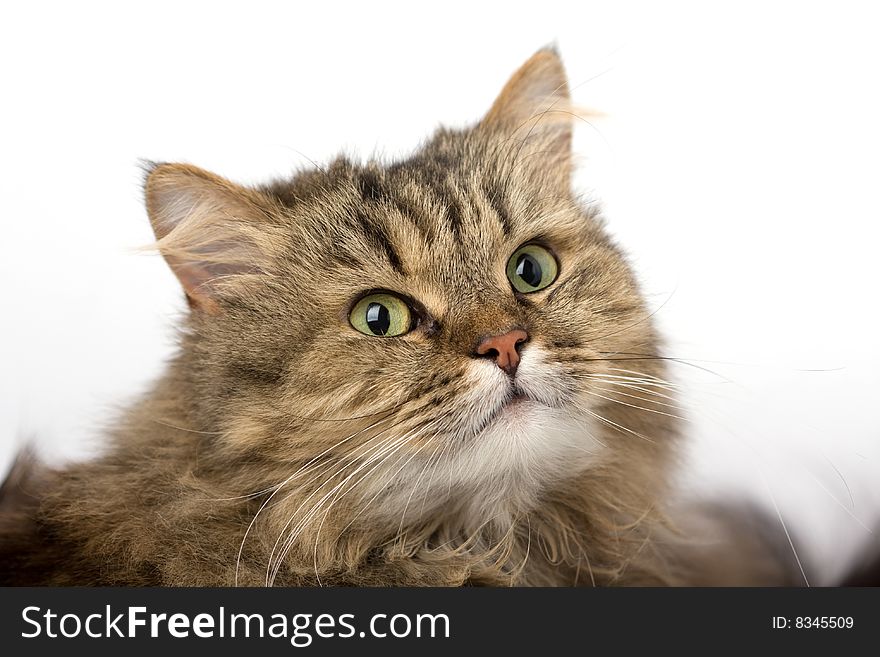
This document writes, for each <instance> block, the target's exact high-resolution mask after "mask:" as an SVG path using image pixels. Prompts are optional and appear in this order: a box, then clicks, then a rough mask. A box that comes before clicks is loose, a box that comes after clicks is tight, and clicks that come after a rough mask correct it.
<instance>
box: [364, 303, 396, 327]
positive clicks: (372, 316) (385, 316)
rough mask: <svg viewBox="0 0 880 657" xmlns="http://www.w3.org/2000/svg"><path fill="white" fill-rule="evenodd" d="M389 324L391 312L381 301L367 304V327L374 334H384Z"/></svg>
mask: <svg viewBox="0 0 880 657" xmlns="http://www.w3.org/2000/svg"><path fill="white" fill-rule="evenodd" d="M390 326H391V313H389V312H388V309H387V308H386V307H385V306H383V305H382V304H381V303H371V304H370V305H369V306H367V327H368V328H369V329H370V330H371V331H372V332H373V333H374V334H375V335H385V334H386V333H388V329H389V327H390Z"/></svg>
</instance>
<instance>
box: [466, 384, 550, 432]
mask: <svg viewBox="0 0 880 657" xmlns="http://www.w3.org/2000/svg"><path fill="white" fill-rule="evenodd" d="M528 405H536V406H537V405H540V406H547V407H548V408H549V406H548V405H547V404H545V403H544V402H542V401H540V400H538V399H535V398H534V397H532V396H531V395H529V394H527V393H526V392H525V391H523V390H520V389H518V388H514V389H513V390H511V391H510V393H509V394H508V395H507V397H506V398H505V399H504V401H502V402H501V403H500V404H498V406H496V407H495V408H494V409H493V410H492V411H491V412H490V413H489V414H488V415H487V416H486V417H485V418H483V419H482V421H480V422H479V424H478V425H477V427H476V429H475V430H474V435H479V434H480V433H482V432H483V431H485V430H486V429H488V428H489V427H490V426H492V425H493V424H495V423H496V422H497V421H498V420H500V419H501V418H502V417H505V416H509V415H510V414H514V413H516V412H517V410H518V409H521V408H522V407H524V406H528Z"/></svg>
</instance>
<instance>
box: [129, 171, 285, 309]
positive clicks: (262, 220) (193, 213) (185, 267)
mask: <svg viewBox="0 0 880 657" xmlns="http://www.w3.org/2000/svg"><path fill="white" fill-rule="evenodd" d="M144 193H145V197H146V206H147V213H148V214H149V217H150V223H151V224H152V225H153V232H154V233H155V234H156V239H157V240H158V241H157V243H156V246H157V247H158V249H159V251H160V252H161V253H162V255H163V256H164V257H165V260H166V261H167V262H168V264H169V266H170V267H171V269H172V270H173V271H174V273H175V274H176V276H177V278H178V280H180V283H181V285H183V289H184V290H185V291H186V294H187V297H188V299H189V301H190V305H191V306H194V307H197V308H199V309H201V310H205V311H208V312H216V311H217V309H218V305H217V302H216V297H217V293H218V291H219V290H220V289H221V288H222V287H223V286H224V285H228V284H230V283H231V282H234V280H235V279H236V277H239V276H242V275H246V274H254V273H258V272H260V271H262V270H263V269H264V267H265V265H266V264H267V263H268V258H269V256H270V254H271V253H272V246H273V242H272V240H270V239H269V232H268V230H267V229H268V226H267V224H268V220H267V218H268V212H267V210H268V208H269V207H270V205H271V204H270V201H269V199H267V198H266V197H265V196H264V195H263V194H261V193H259V192H257V191H254V190H250V189H246V188H244V187H241V186H239V185H236V184H234V183H231V182H229V181H228V180H225V179H223V178H221V177H220V176H216V175H214V174H212V173H209V172H207V171H204V170H202V169H199V168H198V167H194V166H190V165H186V164H159V165H156V166H153V167H152V168H151V169H150V170H149V171H148V173H147V179H146V183H145V185H144Z"/></svg>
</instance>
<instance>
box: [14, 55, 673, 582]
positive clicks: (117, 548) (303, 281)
mask: <svg viewBox="0 0 880 657" xmlns="http://www.w3.org/2000/svg"><path fill="white" fill-rule="evenodd" d="M573 116H574V114H573V111H572V107H571V104H570V101H569V95H568V91H567V83H566V80H565V75H564V72H563V69H562V65H561V63H560V61H559V58H558V56H557V55H556V53H555V52H553V51H552V50H542V51H540V52H538V53H537V54H536V55H535V56H534V57H533V58H532V59H530V60H529V61H528V62H527V63H526V64H525V65H524V66H523V67H522V68H521V69H520V70H519V71H518V72H517V73H516V74H515V75H514V76H513V77H512V78H511V80H510V81H509V82H508V84H507V86H506V87H505V88H504V90H503V91H502V93H501V95H500V96H499V97H498V99H497V100H496V101H495V104H494V105H493V107H492V108H491V110H490V111H489V113H488V114H487V115H486V116H485V117H484V118H483V120H482V121H480V122H479V123H478V124H476V125H475V126H473V127H471V128H467V129H463V130H447V129H441V130H440V131H439V132H438V133H437V134H435V135H434V137H433V138H431V139H430V140H429V141H428V142H427V143H426V144H425V145H424V146H423V147H422V148H421V149H420V150H418V151H417V152H416V153H415V154H413V155H412V156H410V157H409V158H406V159H403V160H400V161H398V162H394V163H391V164H388V165H386V164H382V163H378V162H369V163H366V164H363V165H361V164H356V163H352V162H350V161H348V160H346V159H343V158H340V159H338V160H336V161H335V162H333V163H331V164H330V165H328V166H327V167H326V168H317V169H314V170H310V171H305V172H301V173H299V174H297V175H296V176H294V177H293V178H292V179H290V180H280V181H275V182H273V183H270V184H267V185H264V186H258V187H251V188H245V187H241V186H239V185H236V184H234V183H231V182H229V181H227V180H224V179H222V178H220V177H218V176H215V175H213V174H210V173H208V172H205V171H202V170H201V169H197V168H196V167H192V166H189V165H176V164H160V165H155V166H151V167H150V168H149V171H148V172H147V177H146V183H145V192H146V201H147V210H148V213H149V215H150V220H151V222H152V224H153V228H154V230H155V232H156V235H157V238H158V242H157V246H158V248H159V250H160V251H161V253H162V254H163V256H164V257H165V259H166V260H167V261H168V263H169V265H170V266H171V268H172V269H173V270H174V272H175V273H176V275H177V277H178V278H179V279H180V282H181V284H182V285H183V288H184V290H185V292H186V294H187V298H188V300H189V303H190V312H189V315H188V318H187V320H186V323H185V325H184V326H183V327H182V330H181V337H180V349H179V352H178V354H177V355H176V357H175V358H174V359H173V360H172V362H170V363H169V365H168V368H167V370H166V373H165V374H164V375H163V376H162V377H161V379H160V380H159V381H158V382H157V383H156V384H155V385H154V387H153V388H152V389H151V390H150V392H149V393H148V394H147V395H145V396H144V398H143V399H142V400H141V401H140V402H138V403H137V404H135V405H134V406H133V407H132V408H130V409H129V410H128V411H127V412H126V413H125V414H123V416H122V417H121V419H120V421H119V422H118V424H117V426H116V427H115V428H114V429H113V430H112V431H111V432H110V435H109V436H108V446H107V448H106V450H105V453H104V454H103V455H102V456H100V457H98V458H96V459H94V460H92V461H89V462H85V463H78V464H72V465H69V466H67V467H64V468H61V469H57V470H51V469H48V468H44V467H42V466H39V465H36V464H33V463H30V462H29V461H27V460H22V461H21V462H20V463H19V465H18V466H17V469H16V470H15V472H14V473H13V476H12V477H11V478H10V479H9V480H8V481H7V484H6V485H5V487H4V491H3V493H2V494H0V554H2V556H3V560H4V564H5V569H4V571H5V572H3V573H2V575H0V578H2V579H3V580H4V583H7V584H56V585H73V584H89V585H98V584H104V585H256V586H260V585H357V586H360V585H418V586H423V585H442V586H458V585H610V584H614V585H619V584H627V585H640V584H651V585H653V584H668V583H676V582H680V581H682V580H681V579H680V566H681V563H682V560H681V558H680V556H675V554H676V553H675V551H674V550H671V549H670V548H671V546H673V545H675V544H676V543H677V541H678V539H677V538H676V534H675V532H674V531H673V530H672V529H671V528H670V527H669V526H668V523H667V522H666V520H665V509H666V507H667V504H666V500H667V497H668V491H669V478H670V476H671V472H672V469H673V466H674V464H675V460H676V455H677V449H678V443H679V433H680V431H679V426H678V425H679V418H678V414H679V411H678V410H677V408H678V407H677V405H676V401H675V396H674V393H673V392H672V390H673V388H672V386H671V385H670V384H669V383H668V382H667V374H666V371H665V367H664V361H663V358H662V356H661V352H660V342H659V339H658V336H657V334H656V331H655V329H654V328H653V325H652V322H651V313H650V311H649V310H648V309H647V307H646V305H645V303H644V300H643V298H642V296H641V294H640V292H639V289H638V285H637V283H636V280H635V277H634V275H633V273H632V271H631V269H630V267H629V266H628V264H627V262H626V260H625V258H624V256H623V255H622V253H621V251H620V250H619V249H618V247H617V246H616V245H615V244H614V243H613V242H612V241H611V240H610V239H609V238H608V236H607V235H606V233H605V232H604V230H603V227H602V222H601V220H600V218H599V217H598V214H597V212H596V210H595V209H594V208H593V207H591V206H587V205H584V204H582V203H580V202H579V201H578V199H577V198H576V196H575V195H574V193H573V192H572V189H571V185H570V179H571V172H572V165H571V131H572V120H573ZM550 274H552V276H551V275H550Z"/></svg>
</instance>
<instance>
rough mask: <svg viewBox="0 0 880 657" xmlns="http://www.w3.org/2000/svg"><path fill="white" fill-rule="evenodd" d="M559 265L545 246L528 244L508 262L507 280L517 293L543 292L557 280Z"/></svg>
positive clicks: (520, 248)
mask: <svg viewBox="0 0 880 657" xmlns="http://www.w3.org/2000/svg"><path fill="white" fill-rule="evenodd" d="M558 273H559V264H558V263H557V262H556V258H555V257H553V254H552V253H550V251H548V250H547V249H545V248H544V247H543V246H539V245H538V244H526V245H524V246H521V247H519V248H518V249H517V250H516V252H515V253H514V254H513V255H512V256H510V260H508V261H507V278H508V279H509V280H510V284H511V285H513V288H514V289H515V290H516V291H517V292H522V293H523V294H528V293H529V292H537V291H538V290H543V289H544V288H545V287H547V286H548V285H550V283H552V282H553V281H555V280H556V274H558Z"/></svg>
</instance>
